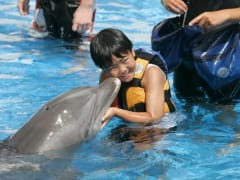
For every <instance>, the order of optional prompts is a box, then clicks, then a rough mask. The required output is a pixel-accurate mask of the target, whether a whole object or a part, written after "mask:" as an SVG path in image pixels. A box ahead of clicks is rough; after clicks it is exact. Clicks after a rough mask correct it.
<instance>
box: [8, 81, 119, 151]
mask: <svg viewBox="0 0 240 180" xmlns="http://www.w3.org/2000/svg"><path fill="white" fill-rule="evenodd" d="M120 85H121V83H120V81H119V80H118V79H117V78H109V79H107V80H105V81H103V82H102V83H101V84H100V85H99V87H80V88H77V89H74V90H71V91H69V92H67V93H64V94H62V95H60V96H58V97H56V98H55V99H53V100H52V101H50V102H48V103H47V104H46V105H44V107H42V108H41V109H40V110H39V111H38V112H37V113H36V114H35V115H34V116H33V117H32V118H31V119H30V120H29V121H28V122H27V123H26V124H25V125H24V126H23V127H22V128H21V129H19V130H18V131H17V132H16V134H14V135H13V136H12V137H10V138H9V139H8V140H7V141H6V143H7V145H9V146H10V147H14V148H16V150H17V152H19V153H24V154H26V153H40V154H43V153H45V152H48V151H50V150H58V149H63V148H66V147H69V146H71V145H74V144H77V143H80V142H82V141H83V140H85V139H86V138H89V137H90V136H93V135H95V134H96V133H97V132H98V131H99V130H100V129H101V128H102V124H101V119H102V116H103V115H104V113H105V112H106V110H107V109H108V108H109V107H110V105H111V104H112V102H113V100H114V98H115V97H116V95H117V93H118V91H119V88H120Z"/></svg>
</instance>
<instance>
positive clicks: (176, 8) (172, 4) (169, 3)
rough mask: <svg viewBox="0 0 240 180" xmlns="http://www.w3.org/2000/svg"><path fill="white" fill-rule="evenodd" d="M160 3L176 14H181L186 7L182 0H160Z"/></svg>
mask: <svg viewBox="0 0 240 180" xmlns="http://www.w3.org/2000/svg"><path fill="white" fill-rule="evenodd" d="M161 3H162V4H163V5H164V6H165V8H166V9H167V10H169V11H171V12H173V13H176V14H182V13H184V12H186V11H187V9H188V6H187V5H186V4H185V3H184V1H182V0H161Z"/></svg>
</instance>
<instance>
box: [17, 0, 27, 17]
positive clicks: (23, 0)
mask: <svg viewBox="0 0 240 180" xmlns="http://www.w3.org/2000/svg"><path fill="white" fill-rule="evenodd" d="M17 7H18V11H19V14H20V15H23V16H25V15H28V14H29V0H18V3H17Z"/></svg>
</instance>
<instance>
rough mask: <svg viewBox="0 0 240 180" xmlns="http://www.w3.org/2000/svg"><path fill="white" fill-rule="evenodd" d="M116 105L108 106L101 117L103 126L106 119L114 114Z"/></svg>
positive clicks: (106, 121)
mask: <svg viewBox="0 0 240 180" xmlns="http://www.w3.org/2000/svg"><path fill="white" fill-rule="evenodd" d="M116 109H117V108H116V107H110V108H109V109H108V110H107V112H106V113H105V114H104V116H103V117H102V127H103V126H105V125H106V124H107V123H108V121H109V120H110V119H111V118H112V117H113V116H115V114H116Z"/></svg>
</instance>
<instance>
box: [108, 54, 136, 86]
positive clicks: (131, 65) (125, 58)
mask: <svg viewBox="0 0 240 180" xmlns="http://www.w3.org/2000/svg"><path fill="white" fill-rule="evenodd" d="M112 63H113V64H112V66H111V67H109V68H107V70H106V71H107V72H108V73H109V74H110V75H111V76H112V77H116V78H119V79H120V80H121V81H122V82H130V81H131V80H132V79H133V78H134V75H135V69H136V61H135V52H134V50H132V51H129V52H128V53H126V54H122V57H120V58H119V57H116V56H112Z"/></svg>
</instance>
